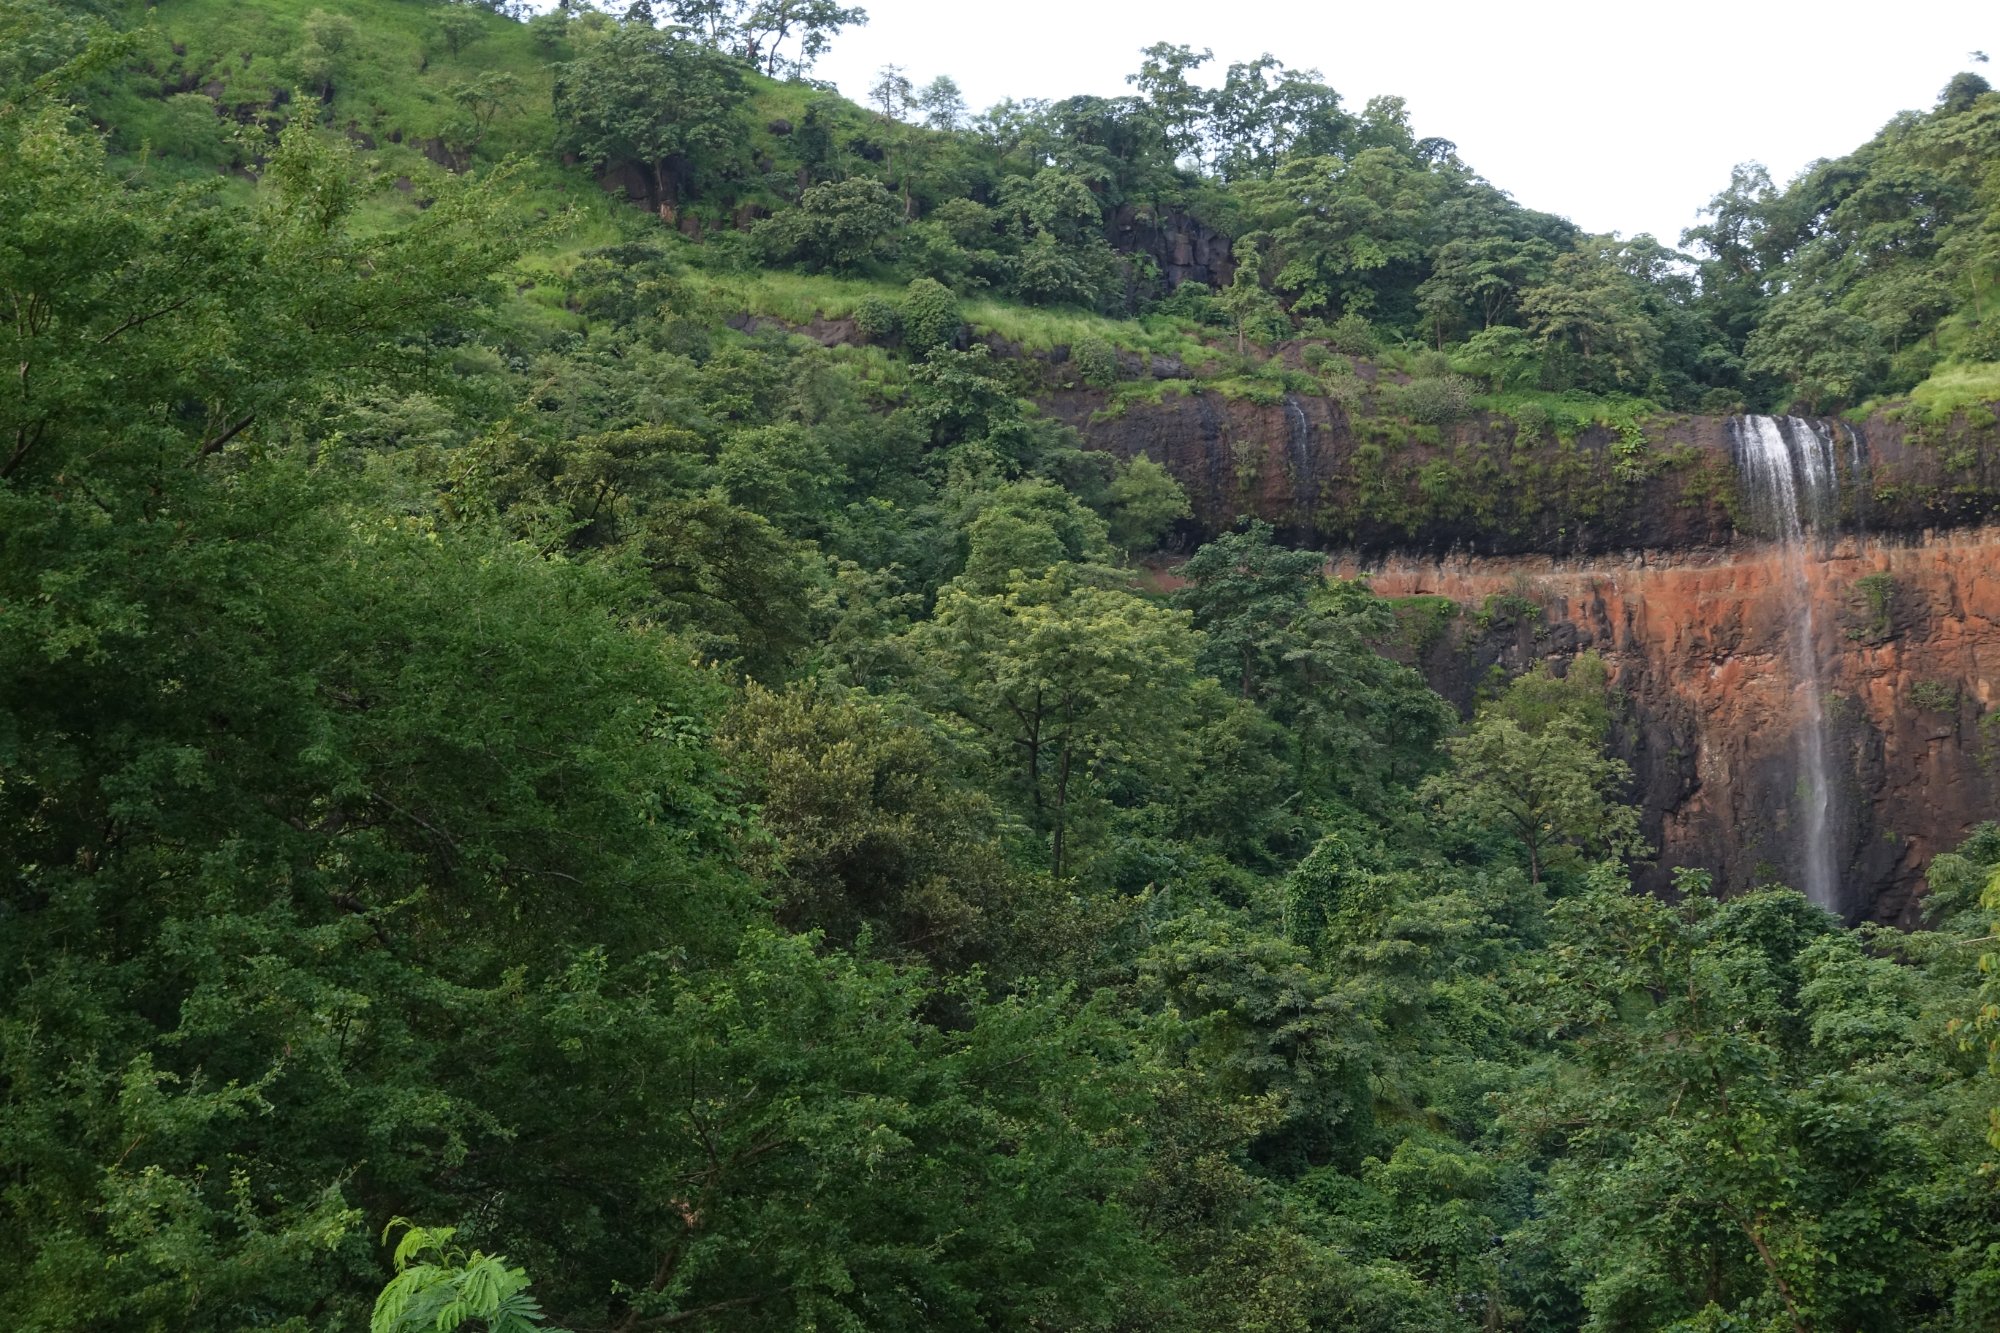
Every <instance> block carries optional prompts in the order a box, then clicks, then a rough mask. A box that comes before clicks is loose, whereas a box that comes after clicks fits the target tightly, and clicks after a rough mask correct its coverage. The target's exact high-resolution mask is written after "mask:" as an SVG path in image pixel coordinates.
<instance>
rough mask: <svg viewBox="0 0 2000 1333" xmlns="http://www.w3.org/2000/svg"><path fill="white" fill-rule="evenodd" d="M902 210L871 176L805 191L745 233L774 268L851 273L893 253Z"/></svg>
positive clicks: (858, 177) (836, 182)
mask: <svg viewBox="0 0 2000 1333" xmlns="http://www.w3.org/2000/svg"><path fill="white" fill-rule="evenodd" d="M902 225H903V212H902V206H901V205H900V204H899V203H898V202H897V201H896V198H895V196H893V195H891V194H890V193H889V191H888V190H887V189H886V188H885V187H884V186H883V184H882V182H880V181H878V180H875V179H874V178H872V177H867V176H857V177H855V178H854V179H852V180H844V181H832V182H828V183H826V184H823V185H814V186H811V187H809V188H808V189H807V190H806V191H805V192H804V193H803V194H801V195H800V196H799V201H798V203H796V204H794V205H793V206H792V207H790V208H788V209H785V210H784V211H783V212H781V213H778V214H777V215H775V216H773V217H768V218H765V219H764V220H763V221H762V222H759V223H758V224H757V225H756V226H755V227H754V228H753V229H752V232H751V234H752V235H754V236H755V237H756V238H757V241H758V243H759V244H760V245H761V246H763V248H764V253H765V254H766V255H767V256H768V257H769V258H770V260H771V262H772V263H776V264H797V265H798V266H799V267H801V268H804V269H806V270H808V271H810V272H814V273H826V272H852V271H853V270H855V269H859V268H862V267H863V266H865V265H866V264H868V263H869V262H870V261H871V260H875V259H879V258H882V257H883V256H885V255H886V254H887V253H888V252H889V251H890V250H891V249H893V248H894V245H895V241H896V233H897V231H898V230H899V229H900V228H901V227H902Z"/></svg>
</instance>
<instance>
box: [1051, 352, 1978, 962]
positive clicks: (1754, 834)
mask: <svg viewBox="0 0 2000 1333" xmlns="http://www.w3.org/2000/svg"><path fill="white" fill-rule="evenodd" d="M1184 387H1185V388H1186V390H1187V391H1186V392H1174V391H1171V390H1170V391H1168V392H1164V393H1162V394H1161V395H1160V396H1159V400H1158V401H1157V402H1151V401H1143V400H1142V401H1135V402H1128V403H1126V404H1125V405H1124V406H1123V407H1122V408H1113V407H1112V404H1113V403H1114V401H1115V400H1114V399H1113V398H1111V397H1110V396H1109V395H1107V394H1105V393H1102V392H1094V391H1082V390H1069V391H1057V392H1053V393H1051V394H1050V395H1049V396H1048V398H1047V400H1046V407H1047V410H1048V411H1050V412H1051V413H1053V414H1054V415H1057V416H1060V417H1062V418H1063V419H1064V420H1067V421H1069V422H1071V423H1072V424H1074V425H1075V426H1076V427H1077V429H1078V430H1079V431H1081V432H1082V434H1083V436H1084V438H1085V440H1086V441H1087V442H1088V443H1089V444H1090V445H1091V446H1092V447H1094V448H1098V449H1103V450H1106V451H1108V452H1111V453H1113V454H1116V455H1118V456H1120V457H1126V458H1129V457H1132V456H1135V455H1137V454H1140V453H1145V454H1147V455H1148V456H1150V457H1151V458H1152V459H1153V460H1154V461H1155V462H1158V463H1161V464H1163V465H1164V466H1166V467H1167V468H1169V469H1170V470H1171V471H1172V472H1173V473H1174V475H1175V476H1176V477H1177V478H1178V479H1179V480H1180V481H1181V483H1182V485H1183V486H1184V487H1186V489H1187V490H1188V493H1189V495H1190V498H1191V499H1192V501H1193V505H1194V509H1195V514H1196V518H1195V521H1194V523H1193V525H1192V527H1193V528H1194V531H1191V532H1189V533H1188V534H1186V536H1187V539H1188V540H1189V541H1195V540H1199V539H1200V538H1201V537H1202V536H1205V535H1207V534H1210V533H1213V532H1216V531H1219V530H1222V529H1224V528H1226V527H1228V526H1229V525H1231V524H1232V523H1234V522H1235V521H1237V519H1238V518H1239V517H1242V516H1246V515H1255V516H1257V517H1261V518H1264V519H1266V520H1268V521H1269V522H1271V523H1272V524H1273V525H1275V526H1276V527H1277V528H1278V529H1279V531H1280V532H1281V534H1282V535H1283V536H1284V537H1285V539H1286V540H1288V541H1291V542H1294V543H1297V544H1302V545H1311V546H1317V547H1320V548H1322V549H1325V550H1327V552H1328V558H1329V563H1330V566H1331V567H1332V568H1333V569H1335V570H1336V571H1337V572H1343V573H1348V574H1366V575H1368V576H1369V577H1370V578H1371V580H1372V582H1373V584H1374V586H1375V588H1376V590H1377V591H1379V592H1382V593H1384V594H1385V595H1389V596H1393V597H1429V598H1436V599H1443V600H1440V601H1435V602H1431V603H1425V604H1418V603H1413V604H1412V611H1413V613H1414V618H1415V619H1418V620H1422V619H1423V618H1424V617H1429V620H1428V622H1427V623H1429V624H1431V626H1432V627H1433V632H1429V633H1425V634H1418V635H1414V636H1413V637H1412V639H1411V642H1410V646H1409V652H1410V654H1411V656H1412V659H1413V660H1414V661H1415V662H1416V664H1417V665H1418V666H1419V667H1420V668H1421V669H1422V670H1423V671H1424V672H1425V673H1426V675H1427V676H1428V677H1429V678H1430V680H1431V681H1432V683H1433V684H1434V685H1435V686H1436V687H1437V688H1438V689H1439V690H1440V691H1441V692H1442V693H1444V694H1445V695H1446V696H1447V697H1448V698H1450V699H1452V701H1453V702H1454V703H1456V704H1457V705H1458V706H1459V707H1460V708H1461V709H1462V710H1466V711H1469V710H1470V708H1471V707H1472V705H1473V703H1474V702H1475V697H1476V694H1477V690H1478V689H1479V687H1480V686H1482V685H1483V684H1485V683H1486V682H1487V681H1489V680H1490V678H1491V672H1492V669H1493V668H1494V667H1495V666H1499V667H1501V668H1503V669H1505V670H1506V671H1508V672H1514V671H1519V670H1522V669H1525V668H1526V667H1528V666H1530V665H1532V664H1533V663H1534V662H1535V661H1537V660H1542V659H1548V660H1552V661H1554V662H1556V663H1558V664H1561V663H1562V662H1563V661H1565V660H1566V659H1568V658H1570V657H1572V656H1574V655H1575V654H1577V653H1579V652H1582V651H1585V650H1594V651H1597V652H1600V653H1602V654H1603V655H1604V657H1605V658H1606V660H1607V661H1608V662H1609V663H1610V665H1611V667H1612V670H1613V673H1614V677H1615V679H1616V680H1617V682H1618V684H1619V685H1620V686H1621V689H1622V692H1623V694H1624V695H1625V697H1626V698H1627V699H1628V700H1629V703H1630V709H1629V712H1628V714H1627V716H1626V717H1625V718H1624V719H1623V721H1622V722H1621V724H1620V726H1619V728H1618V735H1617V741H1616V748H1617V749H1618V751H1619V752H1620V754H1621V755H1622V757H1623V758H1625V759H1626V760H1627V762H1629V763H1630V764H1631V765H1632V767H1633V769H1634V775H1635V778H1634V787H1635V790H1634V791H1633V792H1632V793H1630V794H1629V795H1630V796H1632V797H1633V798H1634V799H1636V800H1637V801H1638V802H1639V803H1640V805H1641V807H1642V810H1643V813H1644V826H1645V831H1646V835H1647V837H1648V838H1649V839H1650V840H1651V841H1652V843H1653V844H1654V846H1656V847H1657V848H1658V849H1659V857H1658V859H1657V861H1656V863H1655V864H1654V865H1652V866H1651V867H1648V868H1647V869H1646V870H1645V871H1644V872H1643V873H1642V877H1641V878H1642V882H1643V883H1645V884H1647V885H1648V886H1650V887H1655V888H1663V887H1665V886H1666V884H1667V883H1668V882H1669V879H1670V871H1671V870H1672V868H1674V867H1676V866H1700V867H1703V868H1706V869H1709V870H1711V871H1713V872H1714V873H1715V874H1716V876H1717V878H1718V880H1719V882H1720V883H1722V884H1723V885H1724V886H1725V887H1726V888H1728V889H1730V890H1741V889H1744V888H1748V887H1750V886H1752V885H1755V884H1759V883H1765V882H1773V881H1778V882H1791V883H1794V884H1796V883H1798V882H1799V881H1800V873H1801V869H1802V867H1801V864H1800V862H1801V856H1802V842H1801V827H1802V823H1803V820H1802V816H1801V809H1802V801H1803V799H1804V795H1803V792H1802V790H1801V784H1800V781H1799V775H1798V767H1797V764H1796V762H1795V756H1796V754H1797V743H1796V742H1797V737H1798V735H1799V729H1800V728H1801V727H1803V726H1804V725H1806V723H1805V715H1804V703H1803V696H1802V693H1801V691H1800V689H1799V682H1798V680H1797V679H1796V672H1795V671H1794V669H1793V665H1792V661H1793V659H1792V658H1791V657H1790V656H1789V655H1788V651H1787V646H1788V640H1787V634H1788V633H1790V632H1792V627H1793V626H1795V625H1796V624H1797V623H1798V621H1797V618H1796V616H1795V615H1794V611H1795V601H1796V598H1797V596H1798V592H1797V584H1796V582H1795V581H1794V580H1793V579H1792V578H1791V577H1790V575H1789V574H1788V573H1787V572H1786V568H1785V565H1784V560H1783V556H1782V554H1781V552H1780V550H1779V548H1778V547H1777V546H1775V545H1773V544H1772V543H1771V542H1770V541H1769V540H1768V538H1769V537H1770V536H1771V535H1772V534H1768V533H1761V532H1758V531H1755V530H1754V523H1753V520H1752V519H1751V518H1750V517H1749V507H1747V506H1745V505H1743V504H1742V503H1741V501H1740V498H1739V485H1738V479H1737V470H1736V465H1735V460H1734V456H1733V445H1732V432H1731V428H1730V423H1729V420H1728V419H1726V418H1720V417H1701V416H1681V417H1671V418H1662V419H1655V420H1652V421H1648V422H1644V423H1639V430H1638V432H1637V438H1636V441H1635V439H1634V432H1632V431H1631V430H1630V429H1629V428H1628V429H1626V430H1622V431H1621V430H1614V429H1612V428H1609V427H1593V428H1589V429H1585V430H1582V431H1579V432H1577V433H1576V434H1574V435H1573V436H1572V437H1571V438H1569V439H1566V440H1565V439H1558V438H1556V437H1555V436H1554V434H1553V433H1544V434H1542V435H1540V436H1530V437H1525V438H1524V435H1523V432H1522V431H1521V430H1520V429H1519V427H1518V426H1517V425H1516V423H1513V422H1511V421H1507V420H1505V419H1496V418H1479V419H1474V420H1467V421H1461V422H1459V423H1457V424H1455V425H1453V426H1450V427H1447V428H1439V429H1431V430H1427V431H1426V430H1418V429H1415V428H1411V427H1409V426H1407V425H1406V424H1403V425H1398V424H1396V423H1390V422H1385V421H1382V420H1380V419H1376V418H1371V417H1369V416H1368V415H1366V414H1365V407H1366V402H1365V400H1364V401H1363V403H1361V404H1359V405H1356V404H1352V403H1351V402H1343V401H1339V400H1335V399H1331V398H1326V397H1317V396H1309V395H1267V397H1269V398H1270V401H1265V402H1257V401H1253V400H1251V399H1249V398H1247V397H1242V396H1237V397H1230V396H1226V395H1225V394H1223V393H1222V392H1219V391H1217V390H1216V389H1215V388H1213V387H1210V386H1203V385H1200V384H1188V385H1186V386H1184ZM1357 406H1358V407H1360V408H1362V409H1364V410H1357ZM1831 428H1832V429H1833V430H1834V431H1835V433H1836V438H1837V441H1838V443H1839V445H1840V448H1839V450H1838V451H1837V452H1838V468H1839V471H1840V495H1841V497H1842V498H1841V501H1840V512H1839V514H1838V516H1837V521H1836V524H1835V529H1834V530H1833V531H1831V532H1829V533H1826V534H1824V535H1823V536H1822V537H1821V538H1820V541H1819V544H1818V546H1817V548H1816V549H1815V550H1814V551H1813V553H1812V555H1811V557H1810V558H1809V559H1808V561H1807V565H1808V571H1809V572H1808V587H1809V595H1810V597H1811V598H1812V600H1813V604H1814V609H1815V611H1816V614H1815V616H1814V623H1815V626H1816V633H1817V636H1818V639H1819V642H1818V644H1817V645H1816V649H1817V657H1818V660H1819V661H1820V662H1821V663H1822V664H1823V665H1822V678H1821V681H1820V687H1821V690H1822V692H1823V694H1824V697H1825V699H1826V711H1827V715H1828V718H1829V727H1828V731H1829V737H1828V739H1829V748H1830V752H1831V760H1832V762H1831V765H1830V767H1831V769H1832V775H1831V776H1832V783H1833V786H1834V788H1835V790H1834V791H1833V793H1832V811H1833V817H1832V820H1831V827H1830V829H1829V836H1830V837H1831V838H1832V839H1833V841H1834V843H1835V844H1836V845H1835V848H1834V860H1835V863H1836V864H1837V866H1838V868H1839V878H1840V886H1841V887H1840V907H1841V909H1842V910H1843V911H1844V912H1845V913H1846V914H1847V915H1848V916H1849V917H1851V918H1855V919H1875V920H1880V921H1885V922H1894V923H1899V924H1910V923H1913V922H1915V921H1916V920H1918V919H1919V917H1920V915H1921V910H1922V908H1921V898H1922V893H1923V887H1924V884H1923V876H1924V871H1925V868H1926V866H1927V865H1928V863H1929V860H1930V858H1931V857H1932V856H1933V855H1935V854H1936V853H1938V852H1940V851H1944V850H1948V849H1949V848H1951V847H1952V846H1953V845H1955V844H1956V843H1957V842H1958V841H1959V840H1960V839H1962V838H1963V837H1964V835H1965V834H1966V833H1967V832H1969V831H1970V830H1971V829H1972V828H1973V827H1974V826H1975V825H1976V824H1978V823H1979V822H1981V821H1982V820H1986V819H1992V818H2000V577H1996V576H1995V574H1994V572H1993V571H1995V570H2000V525H1994V524H1992V520H1993V519H1994V518H1995V516H1996V515H2000V448H1996V447H1995V444H1996V441H1995V440H1994V438H1993V428H1992V426H1991V425H1990V424H1987V422H1986V421H1982V420H1979V419H1977V418H1976V417H1975V419H1972V420H1968V419H1966V418H1965V417H1960V418H1958V419H1956V420H1954V421H1953V422H1952V423H1950V424H1949V425H1946V426H1937V425H1932V424H1926V423H1923V422H1921V421H1920V420H1918V419H1917V418H1915V417H1914V416H1911V417H1902V418H1899V417H1898V416H1897V415H1895V414H1893V413H1882V414H1878V415H1876V416H1873V417H1871V418H1869V419H1868V420H1865V421H1861V422H1859V423H1854V424H1852V425H1849V424H1848V423H1833V424H1832V426H1831Z"/></svg>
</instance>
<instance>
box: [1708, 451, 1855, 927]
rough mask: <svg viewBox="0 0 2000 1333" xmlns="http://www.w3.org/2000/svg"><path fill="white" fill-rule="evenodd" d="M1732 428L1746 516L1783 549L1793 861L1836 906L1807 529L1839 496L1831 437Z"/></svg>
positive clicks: (1812, 553) (1827, 514)
mask: <svg viewBox="0 0 2000 1333" xmlns="http://www.w3.org/2000/svg"><path fill="white" fill-rule="evenodd" d="M1733 430H1734V433H1735V436H1736V446H1737V448H1736V455H1737V465H1738V467H1739V468H1740V469H1741V472H1742V477H1743V490H1744V499H1745V500H1746V501H1747V502H1748V503H1749V505H1750V507H1751V509H1752V516H1753V518H1755V519H1756V520H1759V521H1760V523H1761V525H1762V526H1764V527H1765V528H1766V529H1767V530H1768V531H1769V534H1770V535H1771V536H1772V537H1773V538H1774V539H1775V540H1776V541H1777V542H1778V545H1779V548H1780V549H1781V550H1782V551H1783V553H1784V568H1785V573H1786V577H1787V580H1788V581H1789V583H1790V588H1789V592H1790V594H1791V598H1792V623H1791V626H1790V633H1789V635H1788V639H1789V642H1788V643H1787V645H1786V648H1787V652H1788V655H1789V656H1790V658H1791V667H1792V679H1793V689H1794V691H1795V693H1796V694H1797V696H1798V700H1799V704H1800V712H1801V713H1802V714H1803V719H1802V725H1801V726H1800V727H1799V728H1798V729H1797V732H1796V739H1795V748H1796V751H1797V754H1796V760H1797V765H1798V770H1797V781H1796V783H1795V791H1796V797H1795V799H1796V800H1797V802H1798V806H1797V809H1796V812H1795V817H1794V821H1793V829H1792V831H1793V834H1794V836H1796V837H1797V838H1798V839H1799V865H1800V868H1801V871H1802V873H1803V876H1804V879H1805V882H1804V883H1803V884H1801V885H1799V886H1798V887H1799V888H1801V889H1803V890H1804V891H1805V894H1806V896H1807V897H1808V898H1811V899H1812V900H1813V902H1815V903H1817V904H1818V905H1819V906H1821V907H1824V908H1826V909H1828V910H1829V911H1839V910H1840V901H1839V900H1840V896H1841V895H1840V884H1839V880H1838V874H1837V871H1836V869H1835V865H1834V859H1835V854H1834V845H1833V829H1832V827H1831V820H1830V818H1829V815H1830V813H1831V807H1832V801H1833V790H1834V786H1833V774H1832V771H1831V770H1830V769H1829V768H1828V766H1827V750H1828V745H1827V726H1826V701H1825V693H1824V690H1823V688H1822V683H1821V682H1822V680H1823V679H1824V676H1825V663H1824V662H1823V661H1822V660H1821V653H1820V647H1819V635H1818V632H1817V627H1816V626H1815V625H1814V623H1813V598H1812V585H1811V580H1810V578H1809V575H1808V569H1809V564H1810V562H1816V561H1817V560H1819V559H1820V552H1819V550H1818V548H1817V546H1816V544H1815V543H1814V541H1813V537H1812V534H1813V530H1814V528H1815V527H1816V526H1817V525H1819V524H1822V523H1825V522H1827V521H1829V520H1830V519H1831V518H1832V517H1833V515H1834V512H1835V509H1836V506H1837V504H1838V501H1839V498H1840V477H1839V473H1838V471H1837V470H1836V469H1835V466H1834V456H1835V455H1834V450H1835V443H1834V438H1833V435H1832V433H1831V432H1829V431H1828V430H1826V429H1825V428H1824V427H1823V426H1820V425H1819V424H1818V423H1816V422H1811V421H1807V420H1805V419H1804V418H1802V417H1782V418H1781V417H1740V418H1738V419H1737V420H1736V421H1735V422H1734V423H1733Z"/></svg>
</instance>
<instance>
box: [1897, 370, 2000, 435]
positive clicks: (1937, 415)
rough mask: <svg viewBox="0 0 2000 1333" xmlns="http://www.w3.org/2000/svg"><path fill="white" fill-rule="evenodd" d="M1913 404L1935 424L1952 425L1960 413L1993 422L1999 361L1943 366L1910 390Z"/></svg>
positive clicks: (1999, 392) (1998, 398) (1998, 400)
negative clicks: (1979, 416)
mask: <svg viewBox="0 0 2000 1333" xmlns="http://www.w3.org/2000/svg"><path fill="white" fill-rule="evenodd" d="M1910 401H1911V402H1912V403H1914V404H1915V405H1916V407H1917V410H1918V411H1920V412H1922V413H1923V415H1924V419H1925V420H1926V421H1928V422H1931V423H1932V424H1937V423H1941V422H1945V421H1949V420H1950V419H1952V418H1953V417H1955V416H1957V415H1958V414H1959V413H1961V412H1963V413H1965V414H1966V415H1967V416H1976V415H1980V414H1983V415H1985V416H1986V417H1988V418H1989V419H1990V418H1991V415H1992V404H1994V403H2000V361H1974V362H1970V363H1966V364H1962V365H1955V366H1944V367H1942V368H1940V369H1939V370H1938V371H1937V372H1936V373H1935V374H1933V375H1932V376H1931V377H1930V378H1929V379H1927V380H1925V381H1924V382H1923V383H1922V384H1919V385H1918V386H1917V387H1916V388H1914V389H1912V390H1910ZM1863 410H1864V413H1865V411H1866V409H1865V408H1864V409H1863Z"/></svg>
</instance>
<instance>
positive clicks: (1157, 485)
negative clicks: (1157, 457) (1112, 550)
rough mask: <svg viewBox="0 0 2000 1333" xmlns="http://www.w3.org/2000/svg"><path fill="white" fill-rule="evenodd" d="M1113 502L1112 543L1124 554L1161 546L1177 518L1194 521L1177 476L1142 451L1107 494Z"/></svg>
mask: <svg viewBox="0 0 2000 1333" xmlns="http://www.w3.org/2000/svg"><path fill="white" fill-rule="evenodd" d="M1107 495H1108V498H1109V500H1110V502H1111V540H1112V542H1113V543H1114V544H1116V545H1117V546H1118V547H1119V549H1121V550H1124V551H1137V550H1142V549H1144V548H1146V547H1149V546H1154V545H1157V544H1158V542H1159V540H1160V538H1161V536H1162V535H1163V534H1165V532H1166V531H1167V529H1168V528H1169V527H1170V526H1172V524H1173V523H1174V522H1175V520H1177V519H1183V518H1191V517H1193V515H1194V509H1193V507H1192V506H1190V505H1189V504H1188V497H1187V492H1186V491H1184V490H1182V489H1181V484H1180V483H1179V482H1178V481H1175V480H1174V475H1173V473H1171V472H1169V471H1167V470H1166V469H1165V468H1163V467H1161V466H1160V465H1159V464H1158V463H1155V462H1154V461H1153V460H1152V459H1150V458H1148V457H1146V455H1145V454H1144V453H1143V452H1141V453H1140V454H1139V455H1138V457H1136V458H1134V459H1132V461H1131V462H1129V463H1126V464H1124V465H1122V466H1121V467H1120V468H1119V469H1118V472H1117V475H1116V476H1114V477H1112V479H1111V487H1110V490H1109V491H1108V492H1107Z"/></svg>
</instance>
